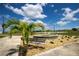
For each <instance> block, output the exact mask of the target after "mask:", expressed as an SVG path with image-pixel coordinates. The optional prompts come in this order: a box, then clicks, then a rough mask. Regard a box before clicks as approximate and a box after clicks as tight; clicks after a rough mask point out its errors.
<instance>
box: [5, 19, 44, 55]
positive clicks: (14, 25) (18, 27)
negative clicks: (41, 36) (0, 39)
mask: <svg viewBox="0 0 79 59" xmlns="http://www.w3.org/2000/svg"><path fill="white" fill-rule="evenodd" d="M8 27H10V31H9V33H10V37H11V36H12V34H13V33H16V32H20V33H21V34H22V38H21V40H22V42H23V45H22V46H20V49H19V51H20V53H19V54H20V55H23V56H25V55H26V52H27V51H28V44H29V36H30V35H31V34H32V33H33V30H34V29H35V27H40V28H41V29H43V30H44V26H43V25H42V24H41V25H40V24H35V23H31V24H28V23H27V22H23V21H19V20H16V19H11V20H8V21H7V23H6V24H5V28H8Z"/></svg>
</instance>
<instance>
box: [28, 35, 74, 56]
mask: <svg viewBox="0 0 79 59" xmlns="http://www.w3.org/2000/svg"><path fill="white" fill-rule="evenodd" d="M72 41H74V37H72V36H60V37H58V38H57V39H55V40H50V41H49V40H47V41H46V42H45V44H33V43H30V44H29V48H28V52H27V55H28V56H32V55H36V54H39V53H41V52H45V51H47V50H50V49H53V48H56V47H58V46H62V45H64V44H67V43H70V42H72Z"/></svg>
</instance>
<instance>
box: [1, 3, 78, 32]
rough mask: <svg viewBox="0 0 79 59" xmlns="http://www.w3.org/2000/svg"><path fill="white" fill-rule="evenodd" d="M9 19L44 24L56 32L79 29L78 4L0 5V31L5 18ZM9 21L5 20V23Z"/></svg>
mask: <svg viewBox="0 0 79 59" xmlns="http://www.w3.org/2000/svg"><path fill="white" fill-rule="evenodd" d="M1 15H4V16H6V18H7V19H11V18H16V20H21V21H26V22H28V23H32V22H34V23H42V24H43V25H44V26H45V28H46V29H51V30H53V29H54V28H55V29H56V30H61V29H71V28H75V27H79V4H78V3H31V4H30V3H10V4H9V3H7V4H0V31H1V30H2V27H1V24H2V21H3V17H2V16H1ZM7 19H4V20H5V22H6V21H7Z"/></svg>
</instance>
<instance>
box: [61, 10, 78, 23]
mask: <svg viewBox="0 0 79 59" xmlns="http://www.w3.org/2000/svg"><path fill="white" fill-rule="evenodd" d="M63 10H64V13H63V16H64V17H63V18H62V19H61V20H69V21H76V20H77V18H76V17H75V14H77V13H79V9H77V10H74V11H72V10H71V9H70V8H64V9H63Z"/></svg>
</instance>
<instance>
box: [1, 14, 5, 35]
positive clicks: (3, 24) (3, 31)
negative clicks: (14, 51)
mask: <svg viewBox="0 0 79 59" xmlns="http://www.w3.org/2000/svg"><path fill="white" fill-rule="evenodd" d="M0 16H1V17H2V34H4V33H5V28H4V26H5V21H4V15H0Z"/></svg>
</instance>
